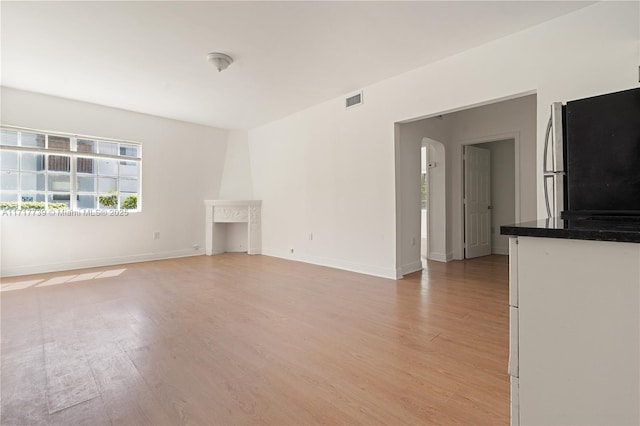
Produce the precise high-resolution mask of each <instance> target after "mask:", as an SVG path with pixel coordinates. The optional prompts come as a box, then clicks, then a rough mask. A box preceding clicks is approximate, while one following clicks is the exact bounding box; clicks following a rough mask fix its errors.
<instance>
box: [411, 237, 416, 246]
mask: <svg viewBox="0 0 640 426" xmlns="http://www.w3.org/2000/svg"><path fill="white" fill-rule="evenodd" d="M411 244H413V245H414V246H415V245H416V237H413V238H412V239H411Z"/></svg>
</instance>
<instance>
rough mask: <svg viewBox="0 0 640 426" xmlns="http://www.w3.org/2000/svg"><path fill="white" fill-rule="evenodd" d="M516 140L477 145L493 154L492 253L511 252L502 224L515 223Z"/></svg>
mask: <svg viewBox="0 0 640 426" xmlns="http://www.w3.org/2000/svg"><path fill="white" fill-rule="evenodd" d="M514 142H515V141H513V140H505V141H495V142H487V143H482V144H477V145H474V146H476V147H478V148H484V149H488V150H489V152H490V153H491V206H492V210H491V253H494V254H506V255H508V254H509V236H508V235H500V226H502V225H510V224H513V223H515V222H516V208H515V203H516V200H515V191H516V185H515V183H516V182H515V179H514V176H515V162H514V157H515V153H514V148H515V145H514ZM525 183H527V182H525ZM534 211H535V210H534Z"/></svg>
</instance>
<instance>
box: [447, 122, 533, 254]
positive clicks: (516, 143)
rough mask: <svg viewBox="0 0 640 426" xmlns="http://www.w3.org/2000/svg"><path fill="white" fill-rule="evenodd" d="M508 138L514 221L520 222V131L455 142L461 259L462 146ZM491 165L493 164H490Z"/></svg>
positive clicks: (462, 244) (462, 251)
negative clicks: (511, 156) (460, 175)
mask: <svg viewBox="0 0 640 426" xmlns="http://www.w3.org/2000/svg"><path fill="white" fill-rule="evenodd" d="M508 139H512V140H513V155H514V158H513V162H514V163H513V164H514V174H515V176H514V182H515V185H514V186H515V194H514V200H515V204H516V205H515V220H516V223H519V222H521V219H520V132H508V133H500V134H496V135H490V136H482V137H478V138H472V139H465V140H463V141H459V142H457V143H458V144H460V145H459V146H460V151H459V153H458V160H459V162H460V170H461V171H462V179H460V198H459V199H458V200H457V201H456V202H457V203H458V206H459V208H460V212H461V214H460V222H459V223H458V226H459V229H460V240H459V243H460V247H461V253H460V255H461V257H460V258H461V259H465V245H464V243H465V241H464V238H465V235H464V234H465V232H464V227H465V223H464V216H465V214H464V179H465V176H464V147H465V146H467V145H477V144H481V143H487V142H497V141H503V140H508ZM491 167H493V164H492V166H491Z"/></svg>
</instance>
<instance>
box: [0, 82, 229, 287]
mask: <svg viewBox="0 0 640 426" xmlns="http://www.w3.org/2000/svg"><path fill="white" fill-rule="evenodd" d="M1 96H2V111H1V118H2V123H3V124H8V125H15V126H22V127H29V128H34V129H42V130H52V131H59V132H67V133H76V134H84V135H92V136H102V137H107V138H114V139H126V140H132V141H138V142H141V143H142V144H143V148H142V150H143V164H142V209H143V210H142V212H141V213H131V214H130V215H129V216H128V217H43V218H39V217H6V216H3V217H2V218H1V221H0V226H1V229H2V235H1V237H0V238H1V239H0V244H1V245H2V275H4V276H8V275H19V274H26V273H35V272H44V271H55V270H66V269H73V268H79V267H87V266H99V265H108V264H117V263H126V262H131V261H138V260H147V259H159V258H166V257H176V256H187V255H196V254H203V253H204V250H203V248H204V236H205V235H204V230H205V228H204V225H205V218H204V205H203V200H204V199H211V198H217V197H218V191H219V188H220V181H221V177H222V170H223V165H224V160H225V147H226V142H227V132H226V131H223V130H220V129H215V128H211V127H206V126H201V125H195V124H189V123H185V122H180V121H175V120H168V119H164V118H159V117H153V116H149V115H143V114H138V113H133V112H129V111H124V110H118V109H113V108H107V107H102V106H97V105H93V104H88V103H83V102H77V101H72V100H68V99H62V98H56V97H51V96H45V95H40V94H35V93H30V92H23V91H19V90H14V89H9V88H2V92H1ZM154 231H159V232H160V240H157V241H154V240H153V232H154ZM195 244H197V245H198V246H199V247H200V248H199V249H198V250H195V249H194V248H193V246H194V245H195Z"/></svg>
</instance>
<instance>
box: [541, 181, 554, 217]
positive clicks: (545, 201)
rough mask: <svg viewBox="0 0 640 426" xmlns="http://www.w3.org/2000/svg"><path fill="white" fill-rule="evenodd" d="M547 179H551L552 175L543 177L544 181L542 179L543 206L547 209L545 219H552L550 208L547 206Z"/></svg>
mask: <svg viewBox="0 0 640 426" xmlns="http://www.w3.org/2000/svg"><path fill="white" fill-rule="evenodd" d="M549 179H553V175H545V176H544V179H543V183H544V185H543V186H544V203H545V206H546V207H547V217H552V215H551V206H550V205H549V185H548V182H547V181H548V180H549Z"/></svg>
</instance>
